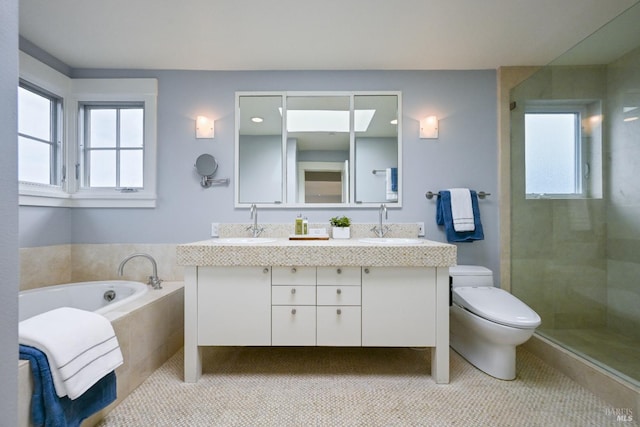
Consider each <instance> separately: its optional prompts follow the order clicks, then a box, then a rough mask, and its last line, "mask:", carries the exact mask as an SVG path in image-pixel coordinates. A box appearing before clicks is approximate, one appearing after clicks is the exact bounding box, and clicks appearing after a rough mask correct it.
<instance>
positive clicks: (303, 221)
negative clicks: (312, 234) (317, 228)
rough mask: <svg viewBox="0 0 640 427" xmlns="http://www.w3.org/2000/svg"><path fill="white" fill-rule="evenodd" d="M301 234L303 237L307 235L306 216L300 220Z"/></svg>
mask: <svg viewBox="0 0 640 427" xmlns="http://www.w3.org/2000/svg"><path fill="white" fill-rule="evenodd" d="M302 234H304V235H307V234H309V220H308V219H307V217H306V216H305V217H304V218H303V220H302Z"/></svg>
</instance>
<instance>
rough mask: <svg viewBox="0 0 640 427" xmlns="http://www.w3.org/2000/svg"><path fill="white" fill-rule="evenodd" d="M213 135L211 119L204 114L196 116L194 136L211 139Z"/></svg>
mask: <svg viewBox="0 0 640 427" xmlns="http://www.w3.org/2000/svg"><path fill="white" fill-rule="evenodd" d="M213 135H214V127H213V120H212V119H210V118H208V117H205V116H198V117H197V118H196V138H197V139H213Z"/></svg>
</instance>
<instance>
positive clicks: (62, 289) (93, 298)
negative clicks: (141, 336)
mask: <svg viewBox="0 0 640 427" xmlns="http://www.w3.org/2000/svg"><path fill="white" fill-rule="evenodd" d="M148 288H149V287H148V286H147V285H145V284H144V283H140V282H131V281H124V280H105V281H96V282H78V283H69V284H64V285H56V286H45V287H42V288H38V289H32V290H29V291H22V292H20V294H19V296H18V302H19V303H18V313H19V320H20V321H22V320H25V319H28V318H29V317H33V316H35V315H37V314H40V313H44V312H46V311H49V310H53V309H55V308H58V307H73V308H79V309H82V310H87V311H95V312H97V313H100V314H105V313H107V312H109V311H112V310H114V309H116V308H117V307H119V306H121V305H123V304H127V303H129V302H131V301H133V300H135V299H137V298H139V297H141V296H142V295H144V294H145V293H146V292H147V291H148V290H149V289H148Z"/></svg>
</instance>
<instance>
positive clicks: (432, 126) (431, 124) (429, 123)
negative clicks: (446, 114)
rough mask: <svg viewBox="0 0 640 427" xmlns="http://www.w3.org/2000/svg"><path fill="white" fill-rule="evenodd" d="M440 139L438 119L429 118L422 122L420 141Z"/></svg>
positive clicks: (434, 117)
mask: <svg viewBox="0 0 640 427" xmlns="http://www.w3.org/2000/svg"><path fill="white" fill-rule="evenodd" d="M437 138H438V117H436V116H429V117H425V118H424V119H422V120H420V139H437Z"/></svg>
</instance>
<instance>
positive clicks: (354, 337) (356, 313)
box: [317, 307, 362, 347]
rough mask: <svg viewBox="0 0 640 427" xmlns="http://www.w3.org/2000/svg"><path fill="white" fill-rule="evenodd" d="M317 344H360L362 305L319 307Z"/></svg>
mask: <svg viewBox="0 0 640 427" xmlns="http://www.w3.org/2000/svg"><path fill="white" fill-rule="evenodd" d="M317 322H318V332H317V334H318V335H317V342H318V344H317V345H323V346H343V347H345V346H360V345H361V344H362V339H361V323H362V320H361V314H360V307H318V320H317Z"/></svg>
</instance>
